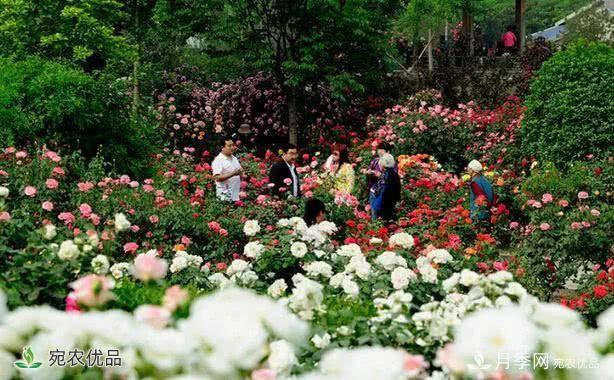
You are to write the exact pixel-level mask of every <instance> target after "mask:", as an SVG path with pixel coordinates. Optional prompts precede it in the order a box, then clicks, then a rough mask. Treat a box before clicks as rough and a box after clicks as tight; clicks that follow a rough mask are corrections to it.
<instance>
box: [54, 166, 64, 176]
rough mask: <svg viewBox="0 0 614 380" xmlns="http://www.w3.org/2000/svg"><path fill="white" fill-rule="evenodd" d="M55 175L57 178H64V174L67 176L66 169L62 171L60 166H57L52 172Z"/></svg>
mask: <svg viewBox="0 0 614 380" xmlns="http://www.w3.org/2000/svg"><path fill="white" fill-rule="evenodd" d="M51 173H52V174H53V175H57V176H63V175H64V174H66V172H65V171H64V169H62V168H61V167H59V166H56V167H55V168H53V170H52V172H51Z"/></svg>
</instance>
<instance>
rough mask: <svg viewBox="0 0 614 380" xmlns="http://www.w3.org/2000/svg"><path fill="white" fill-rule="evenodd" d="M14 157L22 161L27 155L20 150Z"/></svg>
mask: <svg viewBox="0 0 614 380" xmlns="http://www.w3.org/2000/svg"><path fill="white" fill-rule="evenodd" d="M15 157H17V158H19V159H22V158H26V157H28V153H26V152H24V151H22V150H20V151H19V152H17V153H15Z"/></svg>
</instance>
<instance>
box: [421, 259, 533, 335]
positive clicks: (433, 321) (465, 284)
mask: <svg viewBox="0 0 614 380" xmlns="http://www.w3.org/2000/svg"><path fill="white" fill-rule="evenodd" d="M512 280H513V276H512V274H511V273H509V272H505V271H500V272H496V273H493V274H490V275H483V274H479V273H476V272H473V271H470V270H468V269H463V270H462V271H461V272H460V273H454V274H453V275H452V276H450V277H449V278H447V279H446V280H444V281H442V287H443V288H444V290H445V291H446V293H447V295H446V296H445V298H444V299H443V300H442V301H436V302H429V303H426V304H423V305H422V306H420V311H419V312H417V313H415V314H414V315H413V316H412V320H413V322H414V324H415V326H416V328H417V330H418V331H419V334H418V335H419V338H418V339H417V341H416V343H417V344H419V345H421V346H431V345H435V346H437V345H439V344H440V343H441V342H447V341H449V340H450V339H451V338H452V331H453V329H454V327H455V326H456V325H458V324H459V323H460V321H461V320H462V318H463V317H464V316H465V315H466V314H467V313H469V312H473V311H476V310H481V309H484V308H491V307H494V306H504V305H508V304H511V303H512V302H513V301H522V300H525V298H527V297H526V291H525V290H524V288H522V286H520V284H518V283H516V282H513V281H512ZM510 297H511V298H510ZM512 299H513V300H512ZM526 301H527V302H529V301H530V300H529V299H528V298H527V299H526Z"/></svg>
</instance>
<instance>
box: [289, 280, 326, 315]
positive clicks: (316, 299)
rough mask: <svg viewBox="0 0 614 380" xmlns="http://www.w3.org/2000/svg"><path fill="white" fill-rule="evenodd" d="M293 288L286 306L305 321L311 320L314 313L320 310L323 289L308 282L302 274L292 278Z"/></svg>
mask: <svg viewBox="0 0 614 380" xmlns="http://www.w3.org/2000/svg"><path fill="white" fill-rule="evenodd" d="M292 282H293V283H294V288H293V289H292V294H291V295H290V297H289V298H288V306H290V309H292V311H294V312H295V313H297V314H298V316H299V317H301V318H302V319H305V320H311V319H313V316H314V312H315V311H317V310H320V308H321V306H322V301H323V300H324V294H323V293H322V289H323V288H324V287H323V286H322V284H320V283H319V282H316V281H313V280H310V279H309V278H307V277H305V276H303V275H302V274H296V275H294V277H292Z"/></svg>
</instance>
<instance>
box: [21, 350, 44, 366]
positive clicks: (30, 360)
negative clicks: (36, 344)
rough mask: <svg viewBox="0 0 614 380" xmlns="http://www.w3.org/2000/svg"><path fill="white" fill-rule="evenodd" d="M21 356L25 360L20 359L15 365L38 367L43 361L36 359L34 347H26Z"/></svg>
mask: <svg viewBox="0 0 614 380" xmlns="http://www.w3.org/2000/svg"><path fill="white" fill-rule="evenodd" d="M21 358H22V359H23V360H18V361H16V362H15V366H16V367H17V368H38V367H40V366H41V365H43V363H41V362H35V361H34V352H33V351H32V347H30V346H27V347H24V348H23V350H22V352H21Z"/></svg>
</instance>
